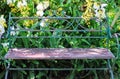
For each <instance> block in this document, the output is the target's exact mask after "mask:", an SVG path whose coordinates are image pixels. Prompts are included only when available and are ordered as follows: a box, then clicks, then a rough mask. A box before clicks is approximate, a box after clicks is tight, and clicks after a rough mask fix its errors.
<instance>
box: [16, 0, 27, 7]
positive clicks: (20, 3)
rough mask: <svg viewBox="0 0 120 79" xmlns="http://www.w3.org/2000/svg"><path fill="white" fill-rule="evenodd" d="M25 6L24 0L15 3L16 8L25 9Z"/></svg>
mask: <svg viewBox="0 0 120 79" xmlns="http://www.w3.org/2000/svg"><path fill="white" fill-rule="evenodd" d="M25 6H27V2H26V0H22V1H19V2H18V3H17V7H18V8H21V7H25Z"/></svg>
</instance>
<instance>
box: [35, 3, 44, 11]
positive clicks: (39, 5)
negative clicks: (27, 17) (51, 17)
mask: <svg viewBox="0 0 120 79" xmlns="http://www.w3.org/2000/svg"><path fill="white" fill-rule="evenodd" d="M36 8H37V10H44V7H43V3H39V4H38V5H37V7H36Z"/></svg>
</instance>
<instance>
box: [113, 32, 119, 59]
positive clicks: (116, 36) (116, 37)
mask: <svg viewBox="0 0 120 79" xmlns="http://www.w3.org/2000/svg"><path fill="white" fill-rule="evenodd" d="M119 36H120V33H115V34H114V37H115V39H116V44H117V48H118V50H117V56H116V59H118V57H119V53H120V42H119Z"/></svg>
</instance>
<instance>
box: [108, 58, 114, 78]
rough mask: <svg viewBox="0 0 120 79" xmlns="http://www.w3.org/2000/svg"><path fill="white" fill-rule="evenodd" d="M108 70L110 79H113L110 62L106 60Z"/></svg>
mask: <svg viewBox="0 0 120 79" xmlns="http://www.w3.org/2000/svg"><path fill="white" fill-rule="evenodd" d="M108 68H109V73H110V77H111V79H114V74H113V70H112V68H111V65H110V60H108Z"/></svg>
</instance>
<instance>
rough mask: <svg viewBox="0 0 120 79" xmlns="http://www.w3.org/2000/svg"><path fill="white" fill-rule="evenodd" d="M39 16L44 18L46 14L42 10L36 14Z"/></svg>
mask: <svg viewBox="0 0 120 79" xmlns="http://www.w3.org/2000/svg"><path fill="white" fill-rule="evenodd" d="M36 14H37V16H40V17H41V16H43V15H44V12H43V11H42V10H39V11H37V12H36Z"/></svg>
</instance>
